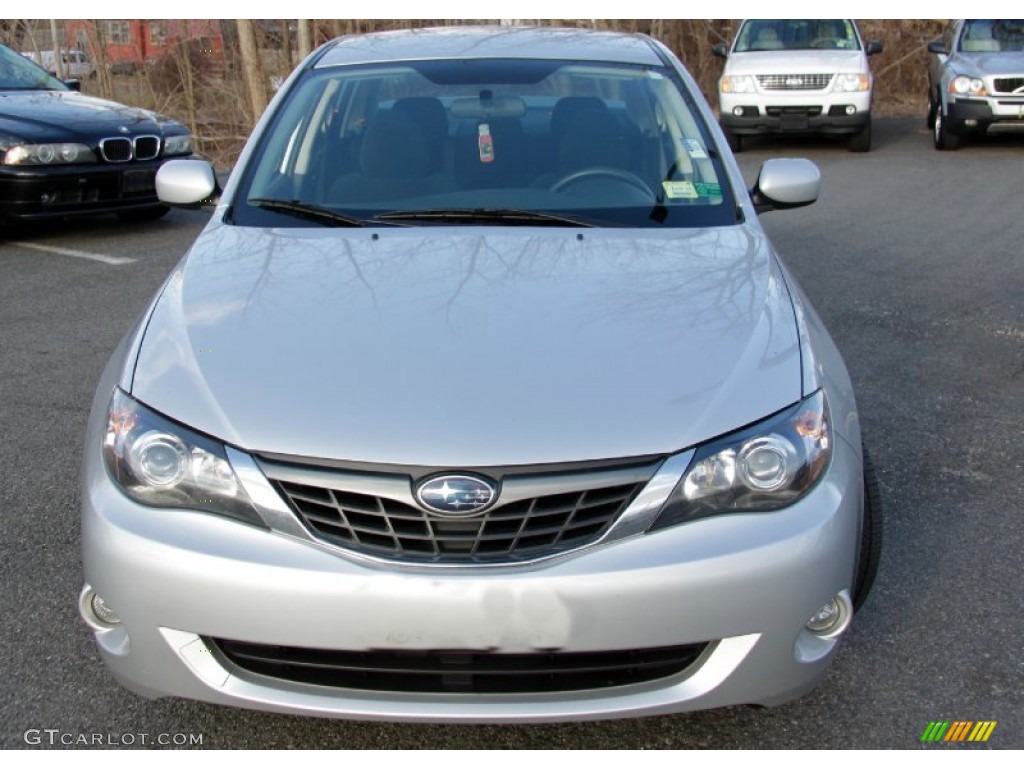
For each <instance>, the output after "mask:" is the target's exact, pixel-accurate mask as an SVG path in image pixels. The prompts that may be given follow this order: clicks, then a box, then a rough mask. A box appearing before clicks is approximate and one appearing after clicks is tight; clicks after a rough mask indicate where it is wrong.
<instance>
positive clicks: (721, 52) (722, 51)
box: [711, 43, 729, 59]
mask: <svg viewBox="0 0 1024 768" xmlns="http://www.w3.org/2000/svg"><path fill="white" fill-rule="evenodd" d="M711 53H713V54H714V55H715V56H717V57H718V58H720V59H727V58H729V47H728V46H727V45H726V44H725V43H719V44H718V45H716V46H715V47H713V48H712V49H711Z"/></svg>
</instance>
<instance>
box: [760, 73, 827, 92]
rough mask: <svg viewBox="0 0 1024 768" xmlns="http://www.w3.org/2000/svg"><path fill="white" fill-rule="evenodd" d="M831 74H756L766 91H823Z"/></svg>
mask: <svg viewBox="0 0 1024 768" xmlns="http://www.w3.org/2000/svg"><path fill="white" fill-rule="evenodd" d="M831 81H832V75H758V76H757V82H758V83H760V85H761V88H763V89H764V90H766V91H823V90H825V89H826V88H828V84H829V83H830V82H831Z"/></svg>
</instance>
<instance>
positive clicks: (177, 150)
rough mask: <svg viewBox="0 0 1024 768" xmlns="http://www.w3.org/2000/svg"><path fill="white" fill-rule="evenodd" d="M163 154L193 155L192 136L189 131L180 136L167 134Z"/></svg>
mask: <svg viewBox="0 0 1024 768" xmlns="http://www.w3.org/2000/svg"><path fill="white" fill-rule="evenodd" d="M163 154H164V155H165V156H169V155H191V154H192V137H191V136H189V135H188V134H187V133H183V134H180V135H178V136H165V137H164V151H163Z"/></svg>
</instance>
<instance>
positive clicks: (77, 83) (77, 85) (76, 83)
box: [64, 80, 82, 91]
mask: <svg viewBox="0 0 1024 768" xmlns="http://www.w3.org/2000/svg"><path fill="white" fill-rule="evenodd" d="M64 85H66V86H67V87H68V88H70V89H71V90H72V91H81V90H82V81H81V80H65V81H64Z"/></svg>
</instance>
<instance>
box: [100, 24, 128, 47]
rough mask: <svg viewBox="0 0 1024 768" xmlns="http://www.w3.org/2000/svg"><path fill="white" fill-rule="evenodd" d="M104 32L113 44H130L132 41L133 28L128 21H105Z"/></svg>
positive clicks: (108, 40)
mask: <svg viewBox="0 0 1024 768" xmlns="http://www.w3.org/2000/svg"><path fill="white" fill-rule="evenodd" d="M103 32H104V35H105V36H106V38H107V42H108V43H111V44H112V45H128V44H130V43H131V41H132V30H131V27H130V26H129V24H128V22H127V21H104V22H103Z"/></svg>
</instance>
